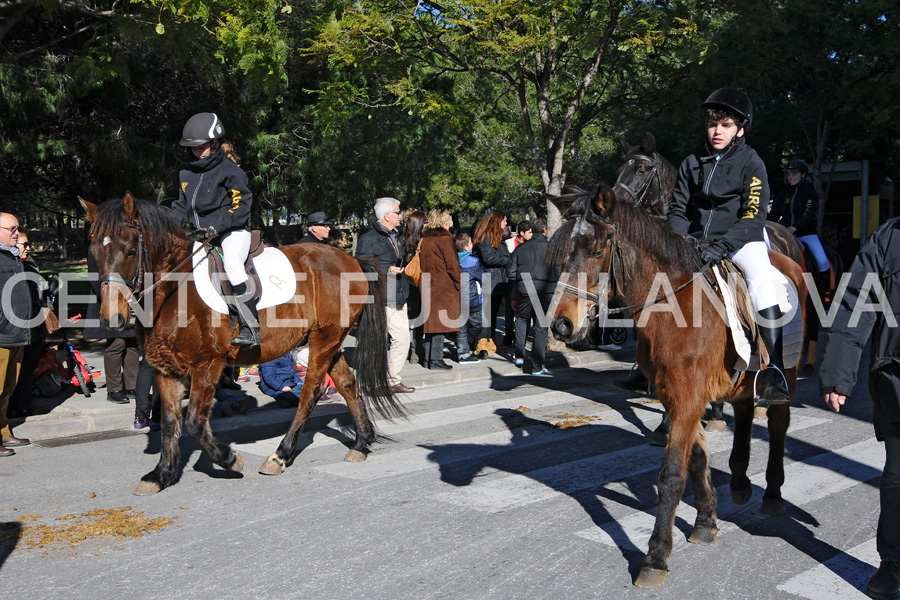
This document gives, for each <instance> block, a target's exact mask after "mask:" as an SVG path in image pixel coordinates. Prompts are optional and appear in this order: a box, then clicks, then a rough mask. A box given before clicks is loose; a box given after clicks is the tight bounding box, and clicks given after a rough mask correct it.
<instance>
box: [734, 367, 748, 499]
mask: <svg viewBox="0 0 900 600" xmlns="http://www.w3.org/2000/svg"><path fill="white" fill-rule="evenodd" d="M747 377H750V375H749V374H748V375H747ZM753 406H754V403H753V398H752V397H750V398H743V399H740V400H735V401H734V402H732V408H734V441H733V442H732V445H731V456H730V457H729V459H728V468H729V469H731V482H730V484H729V487H730V488H731V500H732V501H733V502H734V503H735V504H746V503H747V501H748V500H750V496H752V495H753V488H752V487H751V486H750V479H749V478H748V477H747V467H748V466H749V465H750V434H751V429H752V427H753Z"/></svg>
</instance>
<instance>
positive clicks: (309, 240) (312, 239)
mask: <svg viewBox="0 0 900 600" xmlns="http://www.w3.org/2000/svg"><path fill="white" fill-rule="evenodd" d="M297 243H298V244H326V245H327V244H328V238H325V239H322V240H320V239H319V238H317V237H316V236H314V235H313V234H311V233H307V234H306V235H304V236H303V237H302V238H300V240H299V241H298V242H297Z"/></svg>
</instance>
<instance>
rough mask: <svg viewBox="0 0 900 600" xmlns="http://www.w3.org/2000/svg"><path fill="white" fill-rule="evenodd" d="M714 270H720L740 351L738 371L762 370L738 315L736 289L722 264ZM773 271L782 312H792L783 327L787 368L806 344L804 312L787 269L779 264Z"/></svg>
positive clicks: (730, 323)
mask: <svg viewBox="0 0 900 600" xmlns="http://www.w3.org/2000/svg"><path fill="white" fill-rule="evenodd" d="M713 271H714V272H715V274H716V281H718V283H719V289H720V290H722V296H723V303H724V305H725V314H726V315H727V316H728V329H729V330H730V331H731V339H732V342H733V343H734V348H735V350H736V351H737V354H738V358H737V361H736V362H735V365H734V369H735V370H736V371H758V370H759V356H758V355H757V354H756V352H754V351H753V348H752V347H751V344H750V341H749V340H748V339H747V336H746V335H745V334H744V328H743V327H742V326H741V324H740V320H739V319H738V315H737V309H736V308H735V298H734V292H733V291H732V289H731V288H730V287H729V286H728V283H727V281H726V280H725V278H724V277H723V276H722V274H721V272H720V271H719V268H718V266H717V267H715V268H714V269H713ZM772 271H773V273H774V279H775V283H776V286H777V289H776V294H777V296H778V305H779V307H780V308H781V312H782V313H784V314H785V315H791V320H790V322H788V323H786V324H785V325H784V327H783V328H782V337H783V340H784V343H783V346H782V358H783V359H784V366H785V367H786V368H791V367H796V366H797V363H798V361H799V360H800V351H801V350H802V346H803V313H802V311H801V310H800V298H799V297H798V295H797V290H796V288H794V284H793V283H792V282H791V281H790V280H789V279H788V278H787V277H785V276H784V273H782V272H781V271H779V270H778V269H776V268H775V267H772Z"/></svg>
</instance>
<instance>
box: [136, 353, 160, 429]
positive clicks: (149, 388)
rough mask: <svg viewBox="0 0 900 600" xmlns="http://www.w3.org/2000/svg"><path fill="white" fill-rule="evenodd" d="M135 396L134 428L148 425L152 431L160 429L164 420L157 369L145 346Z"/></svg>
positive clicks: (139, 366)
mask: <svg viewBox="0 0 900 600" xmlns="http://www.w3.org/2000/svg"><path fill="white" fill-rule="evenodd" d="M134 396H135V400H134V428H135V429H144V428H145V427H148V428H149V429H150V431H159V429H160V424H159V423H160V421H161V420H162V412H161V410H160V401H159V382H158V381H157V380H156V369H154V368H153V365H151V364H150V363H149V362H148V361H147V357H146V356H145V355H144V350H143V348H142V349H141V350H140V363H139V364H138V374H137V381H136V382H135V388H134Z"/></svg>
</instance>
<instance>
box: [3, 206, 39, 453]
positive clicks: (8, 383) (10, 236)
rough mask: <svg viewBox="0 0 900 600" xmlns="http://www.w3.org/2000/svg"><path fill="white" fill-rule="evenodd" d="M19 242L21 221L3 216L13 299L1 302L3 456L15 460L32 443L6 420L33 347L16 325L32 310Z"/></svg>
mask: <svg viewBox="0 0 900 600" xmlns="http://www.w3.org/2000/svg"><path fill="white" fill-rule="evenodd" d="M18 241H19V221H18V220H17V219H16V217H15V216H13V215H11V214H9V213H0V291H2V292H3V296H4V297H8V298H9V302H8V303H7V302H0V456H13V455H14V454H15V453H16V451H15V450H13V448H18V447H20V446H27V445H28V444H30V443H31V442H30V441H29V440H27V439H25V438H17V437H15V436H14V435H13V433H12V429H11V428H10V426H9V421H8V420H7V418H6V409H7V407H8V406H9V399H10V398H11V397H12V394H13V391H14V390H15V389H16V382H17V381H18V379H19V370H20V368H21V366H22V359H23V357H24V356H25V348H26V347H28V345H29V344H31V329H29V328H28V327H22V326H20V325H17V324H16V321H27V319H28V316H29V315H30V314H31V309H32V304H31V294H30V293H29V290H28V283H27V281H26V280H25V279H24V278H22V277H21V274H22V273H24V272H25V265H24V263H23V261H22V260H20V259H19V248H18V247H17V246H16V243H17V242H18ZM17 276H19V277H17ZM14 277H17V278H16V280H15V281H12V279H13V278H14ZM10 287H11V288H12V289H9V288H10ZM7 294H8V295H7ZM7 311H9V312H7Z"/></svg>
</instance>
